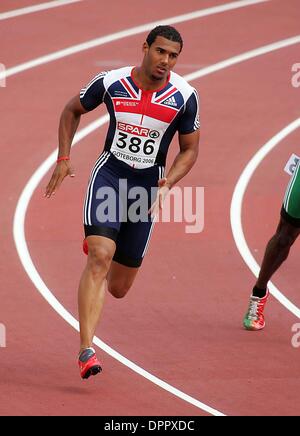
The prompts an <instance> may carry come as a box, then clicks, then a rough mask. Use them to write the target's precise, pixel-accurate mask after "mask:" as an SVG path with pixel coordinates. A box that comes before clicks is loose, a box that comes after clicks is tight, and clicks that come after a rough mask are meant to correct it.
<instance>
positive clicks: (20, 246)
mask: <svg viewBox="0 0 300 436" xmlns="http://www.w3.org/2000/svg"><path fill="white" fill-rule="evenodd" d="M299 40H300V36H299ZM290 42H291V44H294V39H293V38H292V39H291V40H290ZM277 44H278V47H279V48H281V41H279V42H278V43H277ZM273 49H274V48H273V44H272V45H271V50H273ZM258 50H259V49H258ZM261 51H262V53H263V54H265V53H266V50H265V47H262V48H261ZM252 53H253V57H255V56H257V51H252ZM237 58H238V59H240V57H237V56H235V59H237ZM246 58H247V59H249V57H246ZM224 62H225V61H224ZM224 62H223V68H226V66H231V65H232V62H230V59H228V62H227V63H226V62H225V63H224ZM239 62H241V61H240V60H239ZM216 65H219V64H216ZM206 71H207V69H206ZM217 71H219V69H217ZM212 72H214V70H209V71H207V73H206V74H211V73H212ZM199 73H201V70H200V71H198V74H199ZM185 78H186V79H187V78H188V77H187V76H185ZM108 121H109V116H108V115H106V116H104V117H102V118H100V119H99V120H96V121H94V122H93V123H91V124H89V125H88V126H87V127H85V128H84V129H82V130H80V131H79V132H78V133H77V134H76V135H75V138H74V141H73V144H72V146H74V145H75V144H77V143H78V142H79V141H80V140H81V139H83V138H84V137H86V136H87V135H88V134H90V133H92V132H93V131H94V130H96V129H97V128H99V127H100V126H102V125H103V124H105V123H106V122H108ZM56 156H57V151H56V150H55V151H54V152H53V153H52V154H51V155H50V156H49V157H48V159H47V160H46V161H45V162H44V163H43V164H42V165H41V166H40V167H39V168H38V169H37V171H36V172H35V173H34V174H33V176H32V177H31V179H30V180H29V182H28V183H27V184H26V186H25V188H24V190H23V192H22V194H21V197H20V199H19V201H18V204H17V209H16V212H15V216H14V224H13V233H14V240H15V244H16V248H17V252H18V254H19V257H20V260H21V263H22V264H23V267H24V269H25V271H26V272H27V274H28V276H29V278H30V279H31V281H32V282H33V284H34V285H35V287H36V288H37V290H38V291H39V292H40V293H41V294H42V295H43V297H44V298H45V299H46V300H47V301H48V302H49V303H50V304H51V306H52V307H53V308H54V310H55V311H56V312H57V313H58V314H59V315H61V316H62V317H63V318H64V319H65V320H66V321H67V322H68V323H69V324H70V325H72V326H73V327H74V328H75V329H76V330H78V322H77V321H76V320H75V319H74V318H73V317H72V316H71V314H70V313H69V312H68V311H66V309H65V308H64V307H63V306H62V305H61V304H60V303H59V301H58V300H57V299H56V298H55V297H54V296H53V294H52V293H51V292H50V290H49V289H48V288H47V286H46V285H45V283H44V282H43V280H42V278H41V277H40V275H39V273H38V272H37V270H36V268H35V266H34V264H33V262H32V259H31V257H30V254H29V251H28V247H27V243H26V239H25V234H24V232H25V230H24V225H25V216H26V212H27V208H28V205H29V202H30V199H31V197H32V195H33V193H34V191H35V189H36V188H37V186H38V185H39V184H40V181H41V180H42V178H43V177H44V176H45V175H46V173H47V172H48V171H49V169H50V168H51V166H52V165H53V164H54V163H55V160H56ZM95 344H96V345H98V346H99V347H100V348H102V349H103V350H104V351H106V352H107V353H108V354H110V355H111V356H113V357H115V358H116V359H117V360H119V361H120V362H121V363H123V364H125V365H127V366H129V365H128V363H129V361H128V360H127V359H126V358H125V357H123V356H121V355H120V354H119V353H117V352H116V351H115V350H112V349H111V348H110V347H108V346H107V345H106V344H104V343H103V342H102V341H101V340H100V339H99V338H95ZM116 356H117V357H116ZM131 364H132V362H131V363H130V365H131ZM132 365H134V366H129V367H130V368H131V369H133V370H134V371H136V372H137V373H138V374H141V375H143V376H144V377H146V378H147V379H148V380H151V381H152V382H153V383H155V384H157V385H158V386H161V387H162V388H163V389H166V390H167V391H169V392H172V393H173V394H174V395H176V396H178V397H179V398H182V399H184V400H185V401H187V402H189V403H191V401H196V402H197V403H191V404H194V405H196V407H199V408H201V409H202V410H205V411H208V410H213V412H208V413H211V414H212V415H219V414H220V415H222V413H221V412H219V411H215V409H211V408H209V409H208V407H209V406H206V405H203V403H200V402H198V400H195V399H192V397H189V396H187V397H186V394H184V393H179V391H178V390H175V391H173V389H175V388H174V387H172V386H170V385H168V384H165V382H161V380H159V379H157V378H154V379H153V377H154V376H153V375H151V374H149V373H148V372H147V373H146V374H144V370H143V369H142V368H139V367H137V366H136V365H135V364H132ZM148 374H149V375H148ZM150 376H151V377H150ZM162 383H163V384H162ZM170 389H171V390H170ZM175 392H176V393H175ZM200 405H201V406H200Z"/></svg>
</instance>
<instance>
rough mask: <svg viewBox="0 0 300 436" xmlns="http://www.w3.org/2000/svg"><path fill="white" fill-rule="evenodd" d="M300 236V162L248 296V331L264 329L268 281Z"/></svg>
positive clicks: (245, 319) (246, 318) (246, 317)
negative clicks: (257, 275) (250, 293)
mask: <svg viewBox="0 0 300 436" xmlns="http://www.w3.org/2000/svg"><path fill="white" fill-rule="evenodd" d="M299 233H300V160H299V162H298V164H297V166H296V169H295V171H294V175H293V177H292V178H291V180H290V183H289V185H288V187H287V190H286V194H285V198H284V202H283V205H282V208H281V217H280V221H279V225H278V227H277V230H276V233H275V235H274V236H273V237H272V238H271V239H270V241H269V243H268V244H267V247H266V251H265V255H264V259H263V262H262V267H261V270H260V274H259V277H258V280H257V282H256V284H255V286H254V288H253V290H252V295H251V296H250V303H249V308H248V311H247V313H246V315H245V317H244V327H245V328H246V329H247V330H262V329H263V328H264V327H265V318H264V308H265V305H266V302H267V300H268V297H269V290H268V289H267V285H268V282H269V280H270V279H271V277H272V276H273V274H274V273H275V272H276V271H277V270H278V269H279V267H280V266H281V265H282V263H283V262H284V261H285V260H286V259H287V258H288V255H289V252H290V249H291V246H292V245H293V244H294V242H295V241H296V239H297V237H298V236H299Z"/></svg>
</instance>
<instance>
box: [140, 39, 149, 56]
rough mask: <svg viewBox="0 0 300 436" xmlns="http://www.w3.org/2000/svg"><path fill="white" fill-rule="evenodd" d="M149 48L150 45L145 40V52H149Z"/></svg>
mask: <svg viewBox="0 0 300 436" xmlns="http://www.w3.org/2000/svg"><path fill="white" fill-rule="evenodd" d="M149 48H150V47H149V45H148V43H147V42H144V44H143V49H142V51H143V53H144V54H146V53H147V52H148V50H149Z"/></svg>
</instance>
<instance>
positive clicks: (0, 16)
mask: <svg viewBox="0 0 300 436" xmlns="http://www.w3.org/2000/svg"><path fill="white" fill-rule="evenodd" d="M81 1H82V0H56V1H51V2H47V3H41V4H39V5H34V6H27V7H25V8H20V9H14V10H12V11H7V12H2V13H0V21H1V20H7V19H8V18H14V17H19V16H20V15H27V14H32V13H33V12H39V11H45V10H46V9H52V8H57V7H59V6H66V5H69V4H71V3H78V2H81Z"/></svg>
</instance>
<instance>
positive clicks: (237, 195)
mask: <svg viewBox="0 0 300 436" xmlns="http://www.w3.org/2000/svg"><path fill="white" fill-rule="evenodd" d="M299 127H300V118H298V119H296V120H295V121H293V122H292V123H291V124H289V125H288V126H287V127H285V128H284V129H283V130H281V131H280V132H279V133H277V135H275V136H274V137H273V138H272V139H270V141H268V142H267V143H266V144H265V145H264V146H263V147H261V149H260V150H258V152H257V153H256V154H255V155H254V156H253V158H252V159H251V160H250V162H249V163H248V165H247V166H246V168H245V169H244V171H243V172H242V174H241V176H240V178H239V181H238V183H237V185H236V187H235V190H234V193H233V197H232V202H231V208H230V220H231V228H232V233H233V237H234V240H235V243H236V246H237V248H238V250H239V252H240V254H241V256H242V258H243V259H244V261H245V262H246V264H247V265H248V267H249V268H250V270H251V271H252V272H253V274H254V275H255V276H256V277H258V275H259V271H260V267H259V265H258V263H257V262H256V260H255V259H254V257H253V255H252V253H251V251H250V249H249V247H248V244H247V242H246V239H245V235H244V231H243V226H242V206H243V199H244V195H245V192H246V189H247V186H248V185H249V182H250V180H251V177H252V176H253V174H254V173H255V171H256V170H257V167H258V166H259V165H260V164H261V162H262V161H263V160H264V159H265V158H266V156H267V155H268V154H269V153H270V152H271V151H272V150H273V148H275V147H276V146H277V145H278V144H279V143H280V142H281V141H282V140H283V139H284V138H286V137H287V136H288V135H290V134H291V133H292V132H294V130H296V129H298V128H299ZM269 289H270V292H271V293H272V295H273V296H274V297H275V298H277V300H278V301H279V302H280V303H281V304H282V305H283V306H284V307H285V308H286V309H288V310H289V311H290V312H292V313H293V314H294V315H295V316H296V317H297V318H300V309H299V308H298V307H297V306H295V304H293V303H292V302H291V301H290V300H289V299H288V298H286V296H285V295H283V294H282V293H281V292H280V291H279V289H278V288H276V286H275V285H274V284H273V283H272V282H269Z"/></svg>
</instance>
